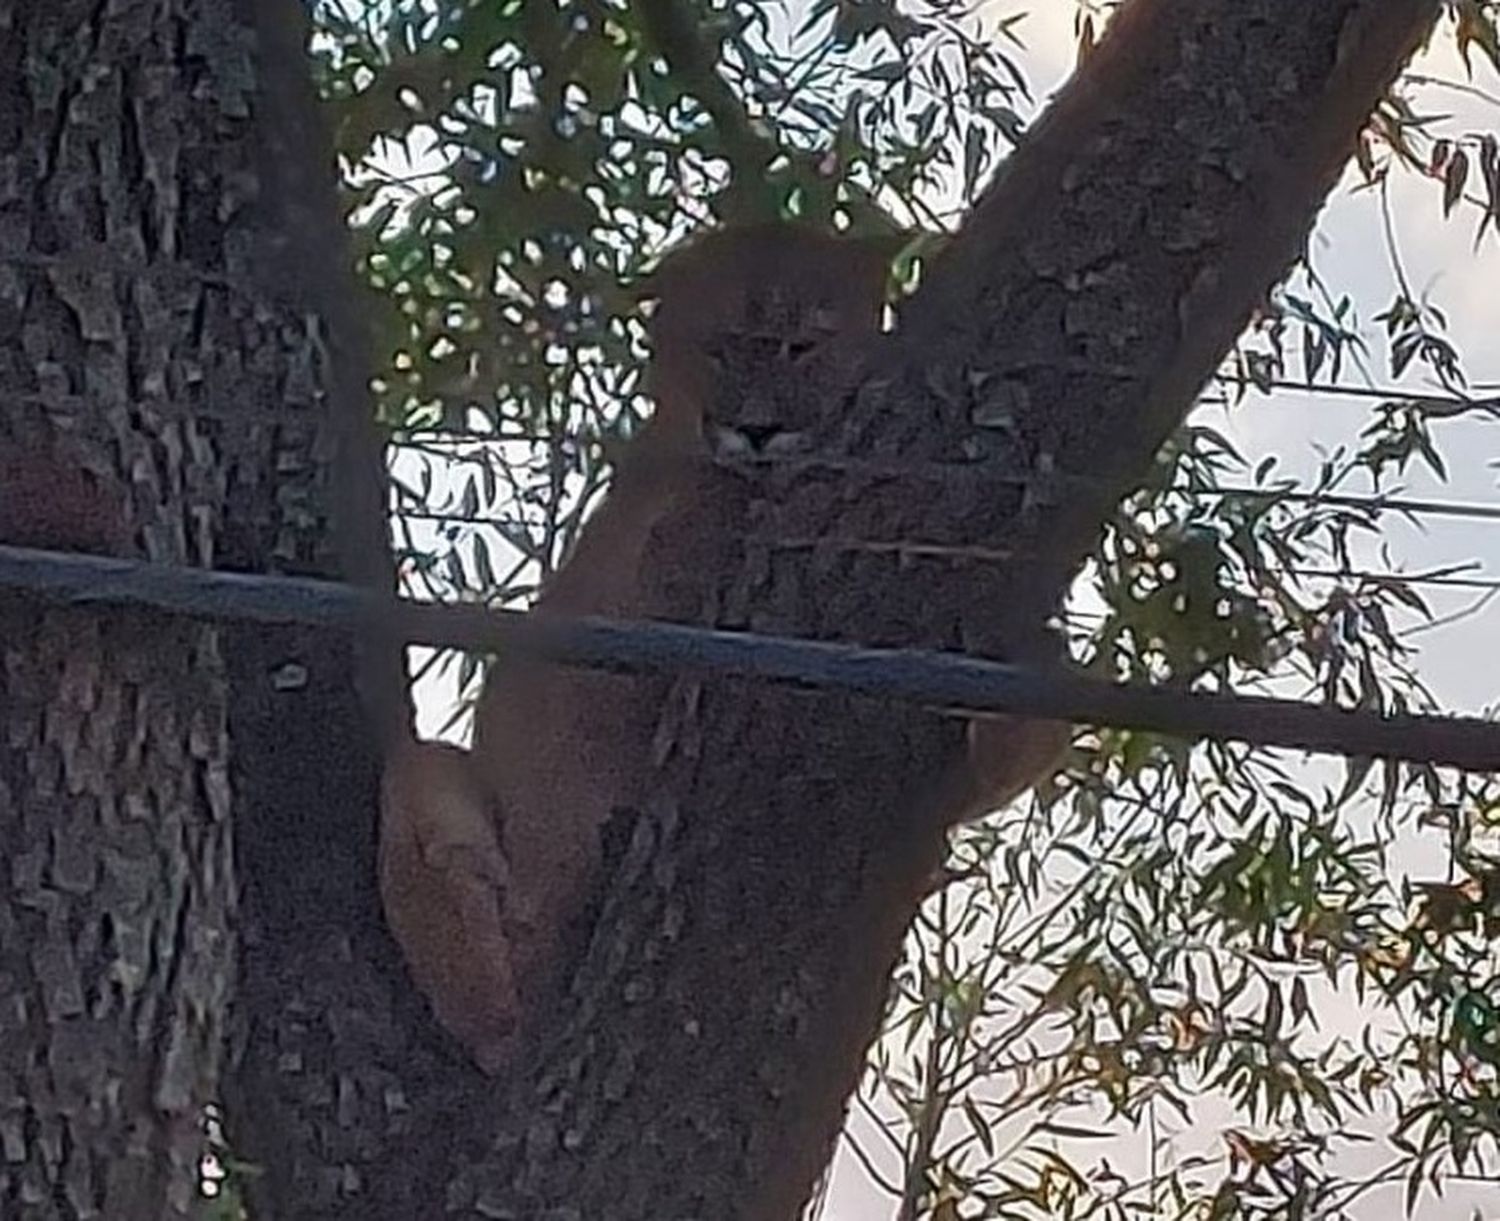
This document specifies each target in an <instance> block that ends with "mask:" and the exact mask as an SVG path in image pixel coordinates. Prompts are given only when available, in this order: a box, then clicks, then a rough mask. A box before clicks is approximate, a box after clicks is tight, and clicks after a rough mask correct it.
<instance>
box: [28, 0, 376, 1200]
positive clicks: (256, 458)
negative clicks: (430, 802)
mask: <svg viewBox="0 0 1500 1221" xmlns="http://www.w3.org/2000/svg"><path fill="white" fill-rule="evenodd" d="M268 10H272V11H268ZM255 18H261V19H264V20H266V22H267V23H268V25H267V30H266V31H265V33H266V34H267V35H268V38H267V39H266V42H265V45H267V46H269V47H274V55H272V56H270V57H268V59H267V62H274V63H275V65H276V66H278V67H279V68H280V69H281V70H282V71H283V72H284V73H286V74H287V76H288V78H289V80H290V81H291V82H292V87H291V88H290V90H289V96H290V98H291V99H293V103H292V110H293V114H292V121H291V125H290V126H289V127H287V128H285V129H283V130H280V131H278V130H277V129H276V128H275V127H273V126H272V122H273V121H274V120H278V119H279V120H285V119H286V118H287V114H286V112H285V110H282V111H280V112H279V113H278V112H277V111H276V109H275V107H274V106H271V105H263V104H259V103H261V102H262V101H265V100H266V99H265V98H264V96H262V97H260V98H258V97H257V96H256V91H255V84H256V77H255V75H254V71H255V67H256V62H257V61H256V60H255V59H254V58H253V56H252V52H253V50H254V46H255V44H254V40H253V38H252V37H251V36H250V33H251V30H252V29H253V27H252V25H251V22H252V19H255ZM278 18H279V20H280V23H281V24H280V25H274V24H273V23H274V22H275V21H276V20H277V19H278ZM302 29H303V26H302V14H301V12H300V10H299V7H298V5H297V3H296V0H286V2H284V3H282V4H280V5H279V6H273V5H255V4H253V3H251V2H250V0H240V2H239V3H237V4H236V3H231V2H230V0H206V2H204V3H200V4H197V5H195V6H191V7H190V8H186V9H185V8H184V6H182V5H180V4H176V3H172V2H170V0H143V2H140V3H131V4H122V3H115V4H105V5H101V4H97V3H93V2H92V0H89V2H83V0H12V2H10V3H6V4H4V5H0V35H3V37H0V388H3V395H4V397H3V399H0V401H3V403H4V411H3V414H0V480H3V483H0V539H4V540H6V541H10V542H21V543H30V544H34V545H46V546H53V547H59V548H63V549H78V550H109V551H115V552H117V553H119V554H125V555H132V556H138V557H142V558H148V559H151V560H156V561H161V562H167V563H176V564H190V565H202V566H209V565H218V566H233V567H242V568H251V569H261V570H269V569H278V568H283V569H286V568H295V569H298V570H305V571H315V572H327V573H331V572H334V571H336V570H337V565H335V564H334V563H333V562H332V561H331V559H330V558H329V557H330V555H331V545H332V541H333V533H332V531H331V530H330V529H329V526H328V521H329V516H330V512H331V508H332V506H333V502H334V497H333V495H332V492H331V486H332V485H331V483H330V480H331V477H332V473H333V471H334V469H335V468H334V465H333V463H332V461H331V459H332V455H333V453H334V452H335V450H336V449H337V448H338V442H337V438H336V435H335V432H334V429H333V427H332V421H333V418H334V417H333V416H332V415H331V413H330V412H329V410H328V403H329V402H330V401H331V399H332V398H337V397H338V394H340V393H343V392H345V391H347V390H348V389H349V383H348V382H347V381H345V382H343V383H335V382H334V381H333V379H332V378H331V376H330V374H329V373H328V368H327V366H328V351H329V349H330V348H332V349H334V351H335V353H337V354H338V355H339V356H340V360H341V367H342V369H343V370H344V372H345V373H346V374H347V375H348V376H350V377H352V378H353V379H354V380H353V388H354V391H355V394H354V398H353V401H346V402H345V403H344V406H345V407H346V411H345V414H344V417H343V418H344V419H345V420H346V421H348V422H352V423H356V424H358V425H359V427H360V428H362V429H364V430H365V436H368V435H369V434H368V426H369V421H368V418H367V416H366V415H365V408H364V406H363V403H362V402H361V401H359V397H360V396H359V394H358V387H359V380H360V378H361V377H362V369H363V364H362V362H361V361H360V359H359V358H358V357H357V356H354V355H344V354H342V353H339V352H338V350H339V348H340V347H342V346H343V343H342V339H341V342H340V343H334V342H333V341H332V340H330V339H328V338H326V336H327V322H328V320H329V319H333V320H334V321H335V323H336V325H337V326H339V327H342V322H341V315H340V313H339V310H340V309H342V308H343V305H342V304H341V303H343V302H345V301H347V294H344V293H333V294H330V293H328V292H327V291H326V289H327V285H326V284H319V283H318V282H317V281H316V280H315V277H316V276H318V275H320V274H321V273H322V270H323V269H325V268H330V269H334V270H335V271H337V272H338V273H339V274H340V275H342V274H344V268H343V267H341V266H340V262H341V260H340V257H339V254H338V250H339V244H338V238H339V235H340V226H339V223H338V217H337V214H336V211H335V209H334V206H333V202H332V201H333V195H332V185H333V183H332V166H331V164H329V163H328V161H327V159H326V158H324V159H318V158H316V157H314V158H311V159H310V158H309V156H308V153H307V150H305V149H303V148H301V147H287V145H288V144H289V143H292V141H290V140H289V139H288V138H289V137H292V136H295V135H296V134H297V133H298V132H302V131H306V130H307V129H308V127H309V124H310V123H311V120H312V118H313V104H312V98H311V95H310V90H309V88H308V85H307V82H306V74H305V68H304V64H303V60H302V39H301V35H302ZM278 37H279V38H280V40H281V41H280V43H279V44H277V43H276V42H275V40H276V39H277V38H278ZM270 101H272V102H275V103H276V104H277V105H278V106H280V105H284V104H285V103H284V102H283V99H281V98H272V99H270ZM272 136H278V137H280V142H279V143H274V142H273V141H272V139H271V137H272ZM298 173H303V174H306V175H308V176H310V177H311V178H312V179H313V180H314V181H315V182H316V184H317V186H318V188H319V191H320V192H321V194H320V195H319V196H318V199H319V206H318V207H317V209H316V210H315V211H314V212H312V213H308V214H300V215H299V214H297V213H295V212H292V211H289V210H288V209H285V208H283V207H282V206H281V202H280V201H281V199H282V197H283V194H284V192H283V190H282V182H281V181H280V180H281V179H282V178H285V177H287V176H290V175H295V174H298ZM330 238H332V241H331V242H330ZM328 283H332V281H331V280H330V281H329V282H328ZM330 389H331V390H333V391H334V392H335V393H334V394H333V395H332V396H330V394H329V393H328V392H329V391H330ZM352 435H353V434H351V436H352ZM373 457H374V454H373V452H370V451H369V450H368V446H366V450H365V452H364V456H363V462H364V464H365V469H364V471H363V475H364V481H363V483H362V484H361V485H359V487H360V489H361V491H360V493H359V494H361V495H363V496H365V497H366V498H367V502H366V503H365V504H364V505H363V506H362V507H361V508H360V510H359V513H358V519H359V520H361V521H362V522H363V523H364V524H365V528H366V531H367V535H368V537H369V538H371V539H373V540H374V542H375V543H376V544H377V545H378V543H379V542H380V539H381V535H382V530H381V525H380V503H379V494H378V490H377V489H378V483H377V480H376V475H375V472H376V467H375V465H374V464H373V462H371V461H370V460H371V459H372V458H373ZM346 465H348V466H349V467H350V469H353V467H354V466H356V465H358V463H357V462H352V463H350V464H346ZM365 554H366V555H367V556H372V555H375V554H376V549H375V548H374V547H371V548H367V550H366V552H365ZM367 571H368V570H367ZM0 639H3V640H4V643H5V658H4V664H3V666H0V723H3V736H0V741H3V743H4V745H3V747H0V861H3V868H0V1149H3V1156H0V1216H4V1217H7V1218H11V1217H14V1218H27V1219H29V1218H53V1217H56V1218H72V1217H80V1218H81V1217H105V1218H110V1219H112V1221H113V1219H120V1221H136V1219H145V1218H155V1217H167V1216H178V1215H186V1214H187V1213H188V1212H189V1210H190V1209H191V1208H192V1207H193V1205H194V1201H195V1198H196V1188H197V1180H198V1172H199V1160H200V1157H201V1155H202V1152H203V1119H204V1114H203V1108H204V1104H205V1103H206V1102H208V1101H210V1100H211V1099H213V1098H214V1097H215V1096H216V1094H217V1093H218V1090H219V1074H220V1068H221V1062H222V1059H223V1048H224V1046H225V1042H224V1035H225V1019H226V1015H227V1014H229V1013H230V1012H232V1010H231V1005H230V1001H231V995H232V992H233V981H234V970H235V965H236V963H235V960H236V949H237V944H236V933H237V931H238V929H237V927H236V919H235V917H236V896H237V890H238V882H237V879H236V874H235V859H234V857H235V852H234V849H233V847H232V843H231V840H232V834H233V832H234V824H235V823H238V824H240V829H241V830H242V829H243V820H244V817H245V813H246V811H247V810H253V809H254V808H255V806H256V804H257V803H260V804H261V806H263V807H264V808H273V809H279V808H281V805H280V804H279V803H283V802H285V801H286V799H287V794H288V792H293V791H296V785H298V784H299V783H300V784H301V785H302V790H301V792H300V793H299V794H298V796H299V798H300V799H301V804H300V806H298V807H297V811H298V814H299V815H300V819H299V820H298V821H300V823H301V825H303V826H306V825H307V824H308V822H309V821H311V822H313V824H314V825H316V818H317V817H318V816H319V815H320V814H322V815H328V816H331V815H333V814H334V813H335V811H334V809H333V803H332V801H330V800H329V794H328V792H326V791H325V790H323V789H321V788H315V787H313V786H311V785H309V784H307V778H308V776H309V774H317V773H323V774H325V775H326V769H327V767H328V755H327V754H326V753H325V752H326V751H327V749H328V743H329V742H330V741H333V742H334V743H337V741H338V738H339V736H340V735H342V736H343V737H344V739H346V740H350V741H352V742H354V743H355V745H354V747H353V748H352V749H350V750H348V751H346V752H344V753H343V754H342V755H341V756H340V757H339V759H338V762H339V764H340V767H341V768H342V771H343V772H344V773H345V774H346V775H347V774H354V775H357V776H358V777H359V780H360V781H361V782H362V783H363V788H362V789H361V788H360V787H359V785H357V784H354V783H352V782H351V783H349V784H348V785H345V786H344V787H343V788H342V789H340V790H338V792H340V793H343V794H345V795H347V796H348V798H349V801H350V806H349V810H350V811H351V813H352V817H353V819H355V820H363V822H362V825H363V826H364V828H365V834H366V838H367V839H368V836H369V825H368V823H369V808H370V807H369V800H368V792H369V790H370V785H369V782H368V781H369V777H371V776H373V774H374V752H373V749H372V744H371V739H370V735H369V734H368V733H367V732H365V731H364V729H363V727H362V725H361V723H360V721H359V719H358V718H357V716H355V715H354V707H355V705H354V702H353V699H352V692H353V683H352V675H353V670H352V665H351V663H350V660H349V650H348V648H347V646H346V645H336V646H335V647H330V645H329V643H328V642H318V641H305V640H302V639H299V638H298V637H297V636H296V635H294V634H274V633H248V632H226V631H221V630H219V629H216V628H214V627H210V626H206V625H202V624H198V623H191V622H184V621H175V620H169V619H167V618H165V617H161V618H152V617H149V616H136V615H129V616H127V615H121V614H118V613H109V612H106V611H102V610H88V609H59V608H56V607H43V606H40V605H37V604H34V603H30V602H28V601H26V600H24V599H20V598H15V597H10V596H7V597H5V599H4V600H3V602H0ZM309 655H311V656H314V657H316V659H317V665H316V666H313V665H311V664H308V662H307V658H308V656H309ZM299 665H300V666H301V667H302V669H300V670H299ZM330 691H335V692H337V694H336V695H330V694H329V692H330ZM231 701H232V703H233V708H232V712H231ZM315 703H316V704H318V707H317V708H316V709H315V710H313V712H314V713H315V718H314V717H310V716H309V709H308V706H309V705H312V704H315ZM330 708H333V709H334V710H335V712H336V714H337V722H338V726H339V728H338V730H337V731H336V732H332V733H328V732H323V731H322V730H321V728H320V729H319V731H318V732H314V731H313V728H312V726H311V725H310V723H309V722H310V720H313V721H314V723H316V721H321V720H323V719H325V718H326V717H328V716H329V715H330V714H329V709H330ZM231 736H232V737H233V738H234V740H235V747H234V752H233V755H234V757H233V768H234V770H233V771H231V766H232V764H231V752H230V749H229V742H230V740H231ZM335 748H337V747H335ZM299 749H300V753H299ZM340 779H341V780H342V779H343V777H341V778H340ZM231 792H233V793H234V794H235V797H234V800H233V801H231ZM231 815H232V816H233V817H231ZM268 821H270V820H268ZM282 821H290V820H282ZM257 846H258V842H256V843H252V845H250V848H249V849H248V850H247V849H246V848H245V847H244V846H243V845H242V846H241V855H247V856H250V857H251V858H252V859H255V860H256V861H257V862H259V859H260V856H263V855H264V854H263V853H262V854H260V855H259V856H258V855H257V854H256V853H255V852H254V851H253V849H254V848H255V847H257ZM365 889H368V888H367V887H366V888H365ZM252 960H253V954H252Z"/></svg>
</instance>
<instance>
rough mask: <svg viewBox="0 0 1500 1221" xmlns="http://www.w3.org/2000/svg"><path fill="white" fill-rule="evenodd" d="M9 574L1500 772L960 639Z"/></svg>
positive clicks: (218, 582)
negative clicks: (984, 656)
mask: <svg viewBox="0 0 1500 1221" xmlns="http://www.w3.org/2000/svg"><path fill="white" fill-rule="evenodd" d="M0 588H6V589H10V590H13V591H16V592H18V593H22V594H29V595H31V596H33V597H38V598H43V599H46V600H48V601H50V602H53V603H62V604H65V605H69V606H82V607H100V606H112V607H128V608H135V609H149V610H154V611H165V612H169V613H174V614H181V615H188V616H192V617H196V618H204V619H211V620H224V621H241V622H254V623H278V624H286V623H302V624H309V625H312V626H316V627H322V628H330V629H339V630H345V631H348V630H361V629H366V630H369V629H371V628H373V627H375V626H377V625H378V626H379V627H380V628H381V629H382V630H387V631H393V632H394V633H396V634H397V635H398V636H399V637H400V638H401V639H403V640H405V641H407V642H409V643H421V644H428V645H437V646H448V647H459V648H471V649H473V648H482V649H496V648H505V649H524V650H526V651H527V652H529V653H530V654H532V655H533V656H536V657H539V658H543V659H546V660H550V661H554V662H559V663H564V664H569V665H579V666H585V667H590V668H598V669H611V670H623V671H629V672H638V671H685V672H689V673H695V674H701V675H721V676H737V677H744V678H758V679H763V680H767V681H772V682H778V683H790V684H793V685H796V686H799V687H805V688H816V689H822V690H837V691H845V692H850V693H853V694H860V695H867V696H873V697H878V698H883V699H891V700H899V701H903V702H907V703H913V704H917V705H921V706H923V707H926V708H929V709H932V710H933V711H937V712H944V713H950V714H962V715H980V716H982V715H994V714H997V713H1020V714H1023V715H1027V716H1039V717H1047V718H1052V719H1058V720H1069V721H1078V722H1083V723H1087V724H1097V725H1118V726H1124V727H1128V728H1137V729H1145V730H1152V731H1155V732H1162V733H1172V734H1178V735H1182V736H1186V737H1193V738H1198V737H1206V738H1214V739H1230V740H1239V741H1245V742H1252V743H1256V744H1258V745H1262V746H1282V747H1292V748H1297V749H1305V750H1313V751H1322V752H1329V753H1335V754H1341V755H1348V756H1356V757H1375V758H1389V759H1403V760H1408V761H1412V762H1421V763H1437V764H1446V765H1451V766H1455V767H1461V768H1466V769H1469V770H1474V771H1497V770H1500V724H1495V723H1493V722H1490V721H1486V720H1482V719H1480V718H1477V717H1458V716H1415V715H1411V714H1391V715H1381V714H1378V713H1374V712H1368V711H1356V710H1346V709H1335V708H1325V707H1320V706H1318V705H1315V704H1308V703H1304V702H1301V701H1297V700H1287V699H1275V698H1271V697H1268V696H1240V695H1218V694H1195V693H1190V692H1185V691H1173V690H1166V689H1161V688H1148V687H1141V686H1135V685H1115V684H1110V683H1106V682H1101V681H1099V680H1097V679H1089V678H1082V677H1079V676H1077V675H1076V674H1073V673H1070V672H1068V671H1065V670H1061V669H1058V670H1051V671H1038V670H1031V669H1027V668H1025V667H1021V666H1012V665H1005V664H1002V663H999V662H991V661H982V660H978V659H974V658H969V657H963V656H958V655H956V654H951V653H938V652H931V651H918V650H914V649H868V648H860V647H857V646H852V645H841V644H829V643H825V642H821V641H809V640H795V639H791V638H787V637H777V636H756V635H749V634H742V633H734V632H724V631H717V630H711V629H706V628H692V627H681V626H676V625H672V624H665V623H622V622H612V621H609V620H605V619H572V620H568V619H553V618H551V617H541V616H535V615H530V616H528V615H525V614H521V613H519V612H514V611H497V610H485V609H483V608H480V607H469V606H444V605H436V604H423V603H416V602H405V601H397V600H396V599H394V598H390V597H387V596H376V595H374V594H371V593H369V592H368V591H364V590H359V589H355V588H354V587H352V586H348V585H340V584H336V583H334V582H329V581H315V580H309V579H305V578H291V577H267V576H249V575H244V574H239V573H222V572H211V571H207V570H204V569H195V568H183V567H176V566H168V565H159V564H145V563H139V562H136V561H131V560H118V559H106V558H102V557H98V556H73V555H62V554H58V553H55V552H46V551H32V550H27V549H23V548H18V547H0Z"/></svg>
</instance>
